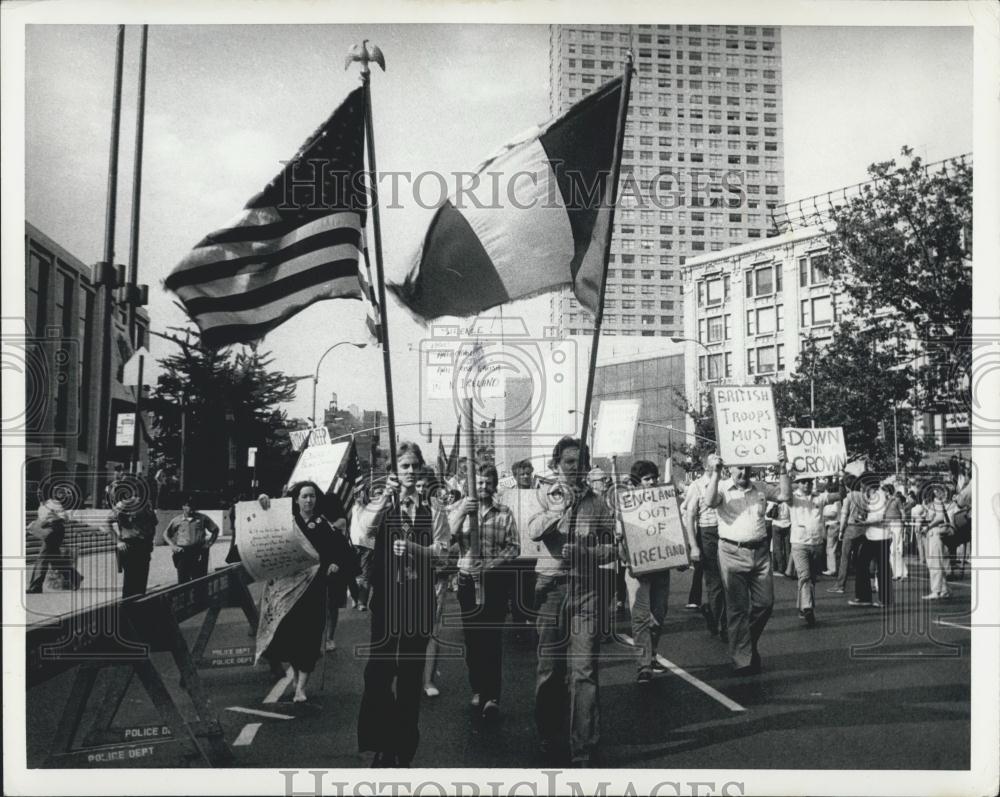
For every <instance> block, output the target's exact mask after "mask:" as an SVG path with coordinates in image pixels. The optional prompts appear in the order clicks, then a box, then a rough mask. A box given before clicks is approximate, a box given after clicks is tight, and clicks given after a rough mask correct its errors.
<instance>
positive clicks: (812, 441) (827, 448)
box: [781, 426, 847, 477]
mask: <svg viewBox="0 0 1000 797" xmlns="http://www.w3.org/2000/svg"><path fill="white" fill-rule="evenodd" d="M781 439H782V440H783V441H784V443H785V454H786V455H787V456H788V463H789V464H790V465H791V466H792V467H793V468H795V473H796V475H797V476H810V477H812V476H833V475H835V474H837V473H840V472H841V471H842V470H843V469H844V466H845V465H846V464H847V449H846V448H845V447H844V428H843V427H842V426H831V427H829V428H826V429H782V430H781Z"/></svg>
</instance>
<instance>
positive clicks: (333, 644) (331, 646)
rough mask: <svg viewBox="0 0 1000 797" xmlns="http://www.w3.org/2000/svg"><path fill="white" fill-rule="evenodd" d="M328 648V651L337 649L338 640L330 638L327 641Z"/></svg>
mask: <svg viewBox="0 0 1000 797" xmlns="http://www.w3.org/2000/svg"><path fill="white" fill-rule="evenodd" d="M326 649H327V650H328V651H329V650H336V649H337V643H336V642H334V641H333V640H332V639H331V640H330V641H329V642H327V643H326Z"/></svg>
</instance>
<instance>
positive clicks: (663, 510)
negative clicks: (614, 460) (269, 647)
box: [618, 484, 690, 575]
mask: <svg viewBox="0 0 1000 797" xmlns="http://www.w3.org/2000/svg"><path fill="white" fill-rule="evenodd" d="M618 507H619V511H620V512H621V522H622V531H623V533H624V535H625V549H626V551H627V552H628V564H629V568H630V569H631V571H632V574H633V575H642V574H645V573H658V572H660V571H661V570H669V569H670V568H673V567H685V566H686V565H688V564H690V560H689V559H688V544H687V535H686V533H685V531H684V526H683V524H682V523H681V512H680V508H679V507H678V505H677V490H676V489H675V487H674V486H673V485H672V484H665V485H662V486H659V487H646V488H637V489H634V490H620V491H619V492H618Z"/></svg>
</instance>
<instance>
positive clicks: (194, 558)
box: [163, 496, 219, 584]
mask: <svg viewBox="0 0 1000 797" xmlns="http://www.w3.org/2000/svg"><path fill="white" fill-rule="evenodd" d="M181 510H182V511H181V514H179V515H177V516H176V517H175V518H173V520H171V521H170V523H169V524H168V525H167V528H166V529H164V531H163V539H165V540H166V541H167V544H168V545H169V546H170V548H171V550H172V551H173V553H174V555H173V559H174V567H176V568H177V583H178V584H183V583H185V582H187V581H191V580H192V579H195V578H200V577H201V576H204V575H207V574H208V550H209V548H211V547H212V545H214V544H215V541H216V540H217V539H218V538H219V527H218V526H216V525H215V523H214V522H213V521H212V519H211V518H210V517H208V515H203V514H202V513H201V512H195V510H194V501H193V500H192V498H191V496H186V497H185V498H184V499H183V503H182V504H181Z"/></svg>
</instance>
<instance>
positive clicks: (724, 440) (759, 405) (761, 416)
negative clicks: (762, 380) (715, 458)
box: [712, 385, 779, 465]
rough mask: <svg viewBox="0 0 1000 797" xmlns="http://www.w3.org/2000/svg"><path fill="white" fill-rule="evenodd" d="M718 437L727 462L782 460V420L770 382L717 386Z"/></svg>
mask: <svg viewBox="0 0 1000 797" xmlns="http://www.w3.org/2000/svg"><path fill="white" fill-rule="evenodd" d="M712 406H713V407H714V409H715V439H716V441H717V442H718V445H719V456H721V457H722V461H723V462H725V463H726V464H727V465H770V464H772V463H774V462H777V461H778V447H779V439H778V420H777V415H776V414H775V412H774V393H773V392H772V390H771V386H770V385H747V386H745V387H713V388H712Z"/></svg>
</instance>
